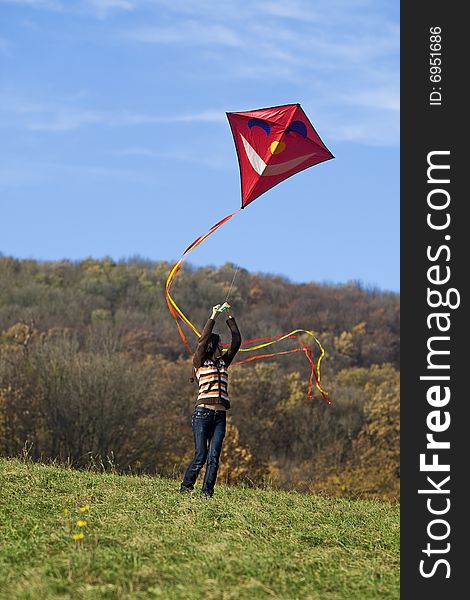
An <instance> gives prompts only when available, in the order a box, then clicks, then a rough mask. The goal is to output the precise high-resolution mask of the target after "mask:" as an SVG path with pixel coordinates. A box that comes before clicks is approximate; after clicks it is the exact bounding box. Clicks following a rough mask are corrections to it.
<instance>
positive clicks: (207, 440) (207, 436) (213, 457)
mask: <svg viewBox="0 0 470 600" xmlns="http://www.w3.org/2000/svg"><path fill="white" fill-rule="evenodd" d="M225 424H226V412H225V410H212V409H210V408H202V407H199V406H198V407H196V408H195V410H194V412H193V416H192V426H193V433H194V446H195V452H194V458H193V460H192V461H191V463H190V465H189V467H188V468H187V470H186V473H185V475H184V479H183V483H182V484H181V491H191V490H193V489H194V484H195V483H196V479H197V476H198V475H199V472H200V471H201V469H202V467H203V466H204V464H205V463H206V473H205V475H204V481H203V483H202V490H201V493H203V494H207V495H208V496H212V494H213V493H214V485H215V480H216V478H217V470H218V468H219V457H220V452H221V450H222V442H223V441H224V436H225Z"/></svg>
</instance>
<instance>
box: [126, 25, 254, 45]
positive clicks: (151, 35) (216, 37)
mask: <svg viewBox="0 0 470 600" xmlns="http://www.w3.org/2000/svg"><path fill="white" fill-rule="evenodd" d="M125 37H127V38H128V39H130V40H133V41H136V42H142V43H147V44H183V45H190V46H194V45H197V46H200V45H203V46H211V45H216V46H230V47H240V46H241V45H242V41H241V39H240V37H239V36H238V35H237V34H236V33H235V32H234V31H232V30H231V29H229V28H227V27H225V26H222V25H217V24H212V25H211V24H203V23H200V22H196V21H187V22H183V23H180V24H178V25H175V26H172V27H141V28H138V29H134V30H131V31H129V32H128V33H126V35H125Z"/></svg>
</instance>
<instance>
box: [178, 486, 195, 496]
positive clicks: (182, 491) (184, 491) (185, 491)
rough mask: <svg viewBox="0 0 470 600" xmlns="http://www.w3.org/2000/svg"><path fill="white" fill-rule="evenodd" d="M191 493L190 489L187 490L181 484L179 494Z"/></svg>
mask: <svg viewBox="0 0 470 600" xmlns="http://www.w3.org/2000/svg"><path fill="white" fill-rule="evenodd" d="M192 491H193V490H192V488H188V487H186V486H185V485H183V484H181V487H180V494H191V493H192Z"/></svg>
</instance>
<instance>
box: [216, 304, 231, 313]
mask: <svg viewBox="0 0 470 600" xmlns="http://www.w3.org/2000/svg"><path fill="white" fill-rule="evenodd" d="M230 309H231V306H230V304H229V303H228V302H224V303H223V304H222V306H221V307H220V308H219V312H227V311H229V310H230Z"/></svg>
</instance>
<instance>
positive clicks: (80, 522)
mask: <svg viewBox="0 0 470 600" xmlns="http://www.w3.org/2000/svg"><path fill="white" fill-rule="evenodd" d="M77 525H78V527H86V526H87V522H86V521H84V520H82V519H79V520H78V521H77Z"/></svg>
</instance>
